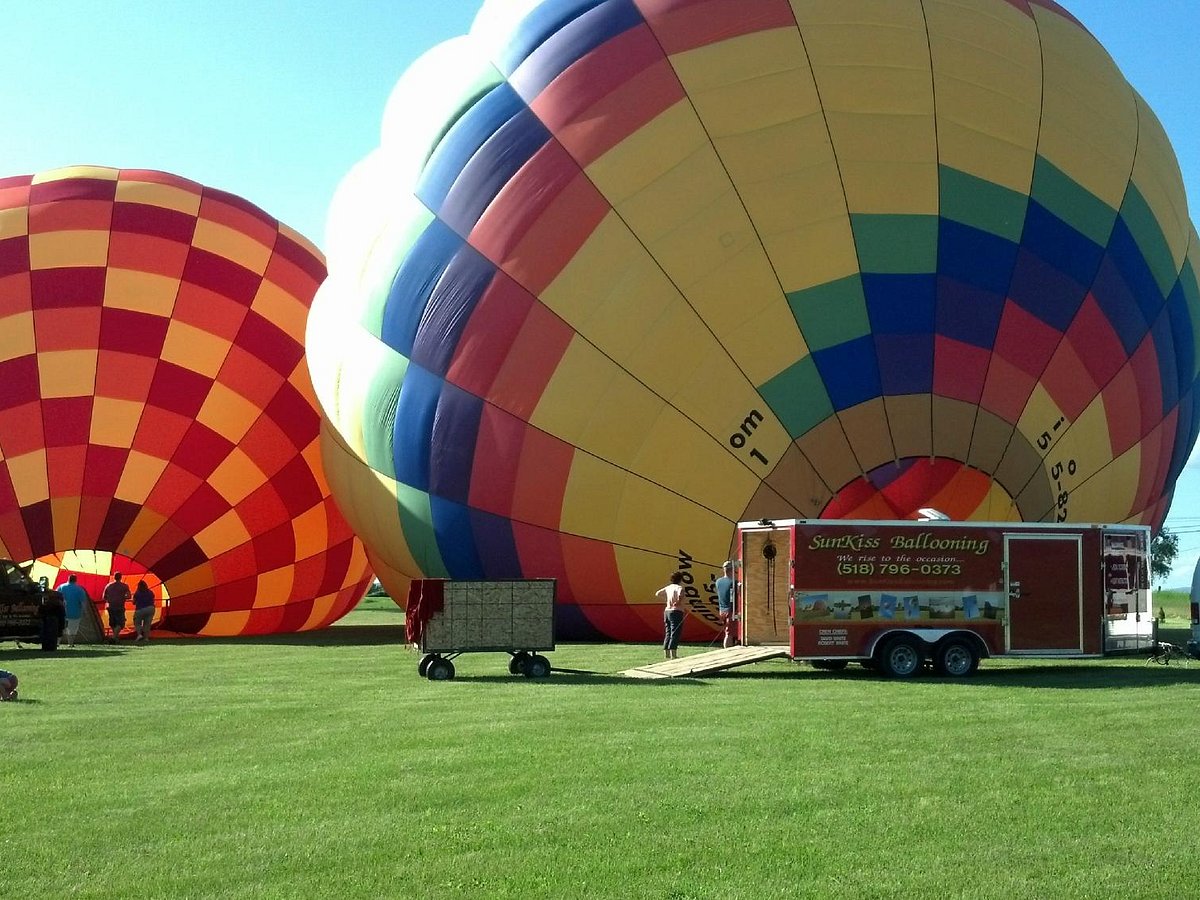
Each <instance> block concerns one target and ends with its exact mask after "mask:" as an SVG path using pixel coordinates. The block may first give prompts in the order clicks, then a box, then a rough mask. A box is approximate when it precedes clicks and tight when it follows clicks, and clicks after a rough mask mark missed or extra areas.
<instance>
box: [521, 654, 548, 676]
mask: <svg viewBox="0 0 1200 900" xmlns="http://www.w3.org/2000/svg"><path fill="white" fill-rule="evenodd" d="M549 674H550V660H548V659H546V657H544V656H540V655H538V654H536V653H535V654H534V655H533V656H531V657H529V659H527V660H526V661H525V677H526V678H545V677H546V676H547V675H549Z"/></svg>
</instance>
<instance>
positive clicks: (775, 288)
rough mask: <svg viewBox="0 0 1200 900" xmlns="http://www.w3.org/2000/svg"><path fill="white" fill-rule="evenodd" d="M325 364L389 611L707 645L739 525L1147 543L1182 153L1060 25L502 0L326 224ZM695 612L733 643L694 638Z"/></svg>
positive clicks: (412, 78) (1168, 353)
mask: <svg viewBox="0 0 1200 900" xmlns="http://www.w3.org/2000/svg"><path fill="white" fill-rule="evenodd" d="M328 233H329V248H330V277H329V279H328V280H327V282H326V283H325V284H324V285H323V287H322V289H321V291H320V293H319V295H318V298H317V300H316V301H315V303H314V308H313V314H312V318H311V319H310V325H309V359H310V364H311V366H312V371H313V374H314V385H315V388H316V391H317V395H318V399H319V401H320V403H321V406H322V408H323V412H324V416H325V419H326V426H325V431H324V438H323V440H324V450H325V460H326V467H327V472H328V475H329V478H330V481H331V484H332V486H333V489H334V493H335V495H336V496H337V497H338V498H339V500H341V502H342V505H343V507H344V508H345V510H346V513H347V516H348V517H349V518H350V520H351V521H352V523H353V524H354V526H355V528H356V530H357V531H358V533H359V534H360V535H361V536H362V538H363V539H364V541H365V542H366V544H367V548H368V553H369V556H370V558H371V559H372V560H373V562H374V563H375V565H376V566H377V568H378V570H379V571H380V572H381V573H382V575H381V577H382V578H383V580H384V582H385V584H389V585H390V586H392V589H393V593H394V594H397V593H398V594H402V593H403V584H404V579H405V578H408V577H413V576H417V575H426V576H435V577H445V576H451V577H457V578H476V577H533V576H537V577H555V578H557V579H558V580H559V599H560V603H561V608H560V610H559V613H560V615H559V625H560V631H561V632H562V633H563V634H564V635H566V636H573V637H580V638H586V637H596V636H608V637H613V638H620V639H639V638H649V637H652V636H654V635H655V634H657V633H659V628H660V627H661V626H660V618H659V611H658V610H657V608H656V607H655V606H654V605H653V603H652V600H651V597H652V592H653V590H654V588H655V587H657V586H659V585H661V584H662V583H664V582H665V580H666V576H667V575H669V574H670V572H671V571H672V570H677V569H682V570H683V571H684V572H685V574H686V580H687V584H688V586H689V593H690V595H691V599H692V601H693V606H694V608H695V609H696V611H697V612H698V613H700V616H699V617H696V616H693V617H691V625H692V634H691V636H692V637H696V636H699V635H703V634H705V626H704V624H703V623H702V622H701V621H700V618H701V617H708V616H709V615H710V613H712V612H715V603H714V602H713V598H712V594H711V582H712V579H713V577H714V576H716V575H717V574H718V573H719V567H720V564H721V562H720V561H721V560H722V559H724V557H725V556H726V554H727V550H728V548H729V546H730V542H731V539H732V536H733V534H734V531H735V523H737V522H738V521H747V520H749V521H757V520H759V519H760V518H765V519H774V518H797V517H800V518H815V517H832V518H862V519H866V518H872V519H873V518H886V519H894V518H910V517H912V518H915V517H916V516H917V514H918V511H919V510H921V509H922V508H933V509H936V510H939V511H940V512H941V513H943V514H945V515H946V516H948V517H950V518H954V519H978V520H990V521H1005V520H1027V521H1040V522H1055V521H1100V522H1138V523H1150V524H1152V525H1155V526H1157V525H1159V524H1160V523H1161V522H1162V519H1163V517H1164V516H1165V514H1166V510H1167V507H1168V505H1169V502H1170V498H1171V491H1172V486H1173V484H1174V482H1175V479H1176V477H1177V476H1178V474H1179V472H1180V469H1181V467H1182V466H1183V464H1184V461H1185V460H1186V458H1187V456H1188V453H1189V450H1190V449H1191V447H1192V445H1193V443H1194V442H1195V439H1196V432H1197V424H1198V423H1197V416H1196V393H1195V389H1194V388H1195V384H1196V376H1197V357H1196V333H1195V332H1196V327H1197V322H1198V321H1200V316H1198V303H1200V294H1198V291H1197V282H1196V259H1197V257H1196V254H1197V247H1196V237H1195V230H1194V228H1193V226H1192V224H1191V223H1190V220H1189V218H1188V213H1187V207H1186V201H1185V197H1184V190H1183V185H1182V181H1181V176H1180V172H1179V168H1178V164H1177V162H1176V160H1175V156H1174V154H1173V152H1172V150H1171V147H1170V144H1169V142H1168V140H1167V137H1166V135H1165V134H1164V131H1163V129H1162V127H1161V125H1160V124H1159V121H1158V120H1157V119H1156V118H1155V116H1154V113H1153V112H1152V111H1151V110H1150V108H1149V107H1148V106H1147V104H1146V103H1145V101H1144V100H1143V99H1142V98H1141V97H1140V96H1139V95H1138V93H1137V92H1136V91H1135V90H1134V89H1133V88H1132V87H1131V86H1130V85H1129V83H1128V82H1127V81H1126V80H1125V79H1124V77H1123V76H1122V75H1121V73H1120V72H1119V71H1118V69H1117V67H1116V65H1115V64H1114V63H1113V61H1112V59H1111V58H1110V57H1109V55H1108V54H1107V53H1106V52H1105V50H1104V48H1103V47H1102V46H1101V45H1100V44H1099V43H1098V42H1097V41H1096V39H1095V38H1094V37H1093V36H1092V35H1091V34H1090V33H1089V32H1088V31H1087V29H1086V28H1085V27H1084V26H1083V25H1082V24H1081V23H1080V22H1079V21H1078V20H1076V19H1075V18H1074V17H1073V16H1072V15H1071V14H1070V13H1068V12H1067V11H1066V10H1065V9H1064V8H1063V7H1062V6H1060V5H1059V4H1057V3H1054V2H1050V0H923V2H918V0H791V2H787V0H727V2H722V0H608V2H595V0H586V2H584V0H574V2H572V0H546V2H527V3H518V4H512V3H499V2H497V3H491V2H489V3H485V5H484V6H483V8H482V9H481V11H480V13H479V15H478V17H477V19H476V21H475V23H474V25H473V27H472V29H471V33H470V34H469V35H467V36H465V37H462V38H459V39H456V40H454V41H452V42H449V43H448V44H446V45H443V46H441V47H439V48H435V49H434V50H432V51H431V52H430V53H429V54H427V55H426V56H425V57H424V58H422V59H421V60H419V61H418V62H417V63H416V64H415V65H414V67H413V68H412V69H411V70H410V71H409V72H408V73H407V74H406V75H405V76H404V77H403V78H402V79H401V81H400V82H399V83H398V85H397V86H396V88H395V90H394V92H393V95H392V97H391V99H390V101H389V103H388V107H387V109H386V111H385V114H384V121H383V129H382V137H381V143H380V146H379V148H378V149H377V150H375V151H374V152H373V153H372V154H371V155H370V156H369V157H367V158H366V159H365V160H364V161H363V162H362V163H360V164H359V165H358V166H357V167H356V168H355V169H354V170H352V171H351V173H350V174H348V175H347V177H346V179H345V180H344V182H343V185H342V187H341V188H340V189H339V193H338V195H337V196H336V198H335V202H334V205H333V207H332V209H331V212H330V219H329V229H328ZM712 618H715V617H712Z"/></svg>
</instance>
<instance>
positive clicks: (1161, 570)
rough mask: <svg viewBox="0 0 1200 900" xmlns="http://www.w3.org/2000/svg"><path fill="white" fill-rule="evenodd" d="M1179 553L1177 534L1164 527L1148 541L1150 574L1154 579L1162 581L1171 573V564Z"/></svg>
mask: <svg viewBox="0 0 1200 900" xmlns="http://www.w3.org/2000/svg"><path fill="white" fill-rule="evenodd" d="M1178 555H1179V535H1177V534H1173V533H1172V532H1171V531H1169V530H1168V529H1166V528H1164V529H1163V530H1162V531H1160V532H1159V533H1158V534H1157V535H1156V536H1155V538H1154V540H1152V541H1151V542H1150V576H1151V578H1152V579H1153V580H1154V581H1157V582H1160V583H1161V582H1162V580H1163V579H1164V578H1166V577H1167V576H1168V575H1170V574H1171V566H1173V565H1174V564H1175V557H1176V556H1178Z"/></svg>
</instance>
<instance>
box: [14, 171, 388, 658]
mask: <svg viewBox="0 0 1200 900" xmlns="http://www.w3.org/2000/svg"><path fill="white" fill-rule="evenodd" d="M324 275H325V266H324V262H323V260H322V258H321V255H320V253H319V252H318V251H317V250H316V249H315V248H314V247H313V246H312V245H311V244H309V243H308V242H307V241H306V240H305V239H304V238H302V237H301V236H300V235H298V234H297V233H295V232H294V231H292V230H291V229H289V228H288V227H287V226H285V225H282V224H280V223H279V222H277V221H276V220H275V219H273V218H271V217H270V216H268V215H267V214H266V213H264V212H263V211H262V210H260V209H258V208H257V207H255V206H253V205H252V204H250V203H248V202H246V201H245V200H242V199H240V198H238V197H235V196H233V195H231V194H228V193H225V192H223V191H218V190H214V189H212V188H208V187H203V186H201V185H199V184H196V183H194V182H191V181H187V180H185V179H183V178H178V177H176V176H173V175H167V174H165V173H162V172H147V171H139V170H129V169H126V170H117V169H109V168H98V167H78V168H69V169H58V170H54V171H50V172H44V173H41V174H38V175H33V176H21V177H15V178H0V556H5V557H9V558H11V559H14V560H16V561H18V562H22V561H30V560H33V561H37V564H38V568H37V569H36V570H35V574H47V575H48V577H49V578H50V579H51V581H52V583H57V582H59V581H63V580H66V572H67V571H78V570H82V574H83V575H84V576H85V577H84V578H81V579H80V580H81V582H82V583H86V584H90V585H91V587H92V588H93V590H92V591H91V594H92V596H93V597H97V596H98V589H99V588H102V587H103V585H104V583H105V581H107V578H108V575H109V573H110V572H111V571H112V570H114V569H116V570H122V571H123V572H124V574H126V575H127V576H128V580H129V582H130V583H131V584H133V583H135V582H136V579H138V578H146V580H147V581H148V583H149V584H150V585H151V586H152V587H153V588H154V589H155V591H156V594H157V595H158V602H159V604H160V609H159V611H158V614H157V619H158V626H159V627H160V628H162V629H165V630H168V631H174V632H176V633H186V634H203V635H240V634H262V633H268V632H277V631H298V630H304V629H311V628H319V627H321V626H324V625H328V624H329V623H330V622H332V621H334V620H335V619H337V618H338V617H340V616H341V615H343V614H344V613H345V612H347V611H348V610H349V609H350V608H352V607H353V606H354V604H355V603H356V602H357V601H358V600H359V598H361V597H362V595H363V593H364V592H365V590H366V586H367V584H368V582H369V580H370V578H371V574H370V571H369V569H368V566H367V562H366V556H365V553H364V552H363V548H362V545H361V543H360V542H359V541H358V540H357V539H356V538H355V537H354V536H353V534H352V533H351V531H350V529H349V526H348V525H347V524H346V521H345V520H344V519H343V518H342V516H341V515H340V514H339V512H338V510H337V508H336V506H335V505H334V503H333V500H332V498H331V496H330V491H329V488H328V485H327V484H326V482H325V478H324V474H323V470H322V467H321V463H320V444H319V440H318V433H319V416H318V413H317V409H316V406H315V398H314V396H313V392H312V383H311V381H310V378H309V375H308V368H307V366H306V365H305V362H304V348H303V345H302V340H303V336H304V327H305V322H306V320H307V317H308V307H309V305H310V303H311V301H312V297H313V295H314V294H315V292H316V289H317V285H318V284H319V283H320V282H321V279H322V278H323V277H324ZM47 567H54V568H57V569H59V570H60V571H61V572H62V574H59V573H56V572H53V571H50V570H49V569H48V568H47Z"/></svg>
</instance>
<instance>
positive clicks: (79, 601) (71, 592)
mask: <svg viewBox="0 0 1200 900" xmlns="http://www.w3.org/2000/svg"><path fill="white" fill-rule="evenodd" d="M58 592H59V593H60V594H62V598H63V606H64V607H65V609H66V613H67V646H68V647H74V646H75V638H76V636H77V635H78V634H79V623H80V622H82V621H83V604H85V603H91V602H92V598H91V597H89V596H88V592H87V589H86V588H84V586H83V585H82V584H80V583H79V576H77V575H72V576H71V577H70V578H68V579H67V583H66V584H64V585H62V586H61V587H60V588H59V589H58Z"/></svg>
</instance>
